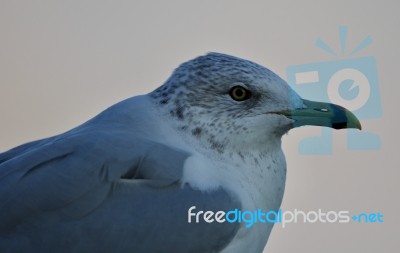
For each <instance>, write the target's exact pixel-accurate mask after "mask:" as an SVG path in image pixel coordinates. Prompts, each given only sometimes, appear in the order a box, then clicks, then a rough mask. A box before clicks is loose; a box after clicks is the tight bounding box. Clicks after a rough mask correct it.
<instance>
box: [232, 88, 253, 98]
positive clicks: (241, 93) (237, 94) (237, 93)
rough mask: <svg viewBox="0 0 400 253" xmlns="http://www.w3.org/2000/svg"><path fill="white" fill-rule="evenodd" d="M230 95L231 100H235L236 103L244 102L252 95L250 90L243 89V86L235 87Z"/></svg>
mask: <svg viewBox="0 0 400 253" xmlns="http://www.w3.org/2000/svg"><path fill="white" fill-rule="evenodd" d="M229 95H230V96H231V98H233V99H234V100H236V101H243V100H246V99H249V98H250V96H251V93H250V91H249V90H247V89H245V88H243V87H242V86H234V87H232V89H231V90H230V91H229Z"/></svg>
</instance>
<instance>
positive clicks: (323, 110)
mask: <svg viewBox="0 0 400 253" xmlns="http://www.w3.org/2000/svg"><path fill="white" fill-rule="evenodd" d="M314 110H316V111H319V112H328V111H329V110H328V109H326V108H322V109H320V108H314Z"/></svg>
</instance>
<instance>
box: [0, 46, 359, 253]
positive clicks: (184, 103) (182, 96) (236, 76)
mask: <svg viewBox="0 0 400 253" xmlns="http://www.w3.org/2000/svg"><path fill="white" fill-rule="evenodd" d="M304 125H316V126H324V127H331V128H335V129H342V128H358V129H361V125H360V122H359V121H358V119H357V118H356V117H355V116H354V114H352V113H351V112H350V111H348V110H346V109H345V108H343V107H340V106H338V105H334V104H329V103H322V102H313V101H309V100H305V99H302V98H301V97H300V96H299V95H298V94H297V93H296V92H294V91H293V90H292V89H291V88H290V87H289V86H288V85H287V83H286V82H285V81H284V80H283V79H281V78H280V77H279V76H278V75H276V74H275V73H273V72H272V71H270V70H269V69H267V68H265V67H263V66H261V65H258V64H256V63H254V62H251V61H248V60H245V59H241V58H237V57H234V56H230V55H226V54H221V53H208V54H206V55H203V56H199V57H197V58H195V59H192V60H190V61H187V62H185V63H183V64H181V65H180V66H179V67H178V68H177V69H176V70H175V71H174V72H173V74H172V75H171V76H170V77H169V79H167V81H166V82H165V83H164V84H163V85H162V86H160V87H158V88H157V89H156V90H154V91H152V92H150V93H149V94H146V95H141V96H135V97H132V98H129V99H126V100H124V101H122V102H119V103H117V104H115V105H113V106H111V107H109V108H108V109H106V110H105V111H103V112H101V113H100V114H98V115H97V116H95V117H94V118H92V119H90V120H89V121H87V122H86V123H84V124H82V125H80V126H78V127H76V128H74V129H72V130H70V131H67V132H65V133H63V134H60V135H57V136H53V137H49V138H45V139H42V140H38V141H33V142H30V143H27V144H23V145H21V146H18V147H15V148H13V149H11V150H9V151H6V152H4V153H2V154H0V251H1V252H134V253H153V252H154V253H156V252H157V253H158V252H160V253H169V252H171V253H172V252H173V253H181V252H182V253H183V252H191V253H197V252H198V253H200V252H201V253H207V252H219V253H239V252H240V253H243V252H249V253H260V252H262V251H263V249H264V247H265V245H266V243H267V240H268V237H269V234H270V232H271V229H272V227H273V223H261V222H259V223H255V224H253V225H252V226H251V227H246V226H245V224H244V223H240V222H226V221H225V222H215V221H216V219H214V220H213V221H214V222H210V217H209V214H213V213H217V212H219V211H224V212H228V211H229V210H251V211H253V210H258V209H261V210H263V211H269V210H274V211H277V210H278V209H279V208H280V205H281V202H282V198H283V193H284V187H285V178H286V163H285V157H284V154H283V152H282V149H281V137H282V136H283V135H284V134H285V133H287V132H288V131H289V130H291V129H293V128H295V127H299V126H304ZM189 209H190V210H189ZM188 210H189V211H188ZM191 211H195V212H197V213H196V214H195V215H194V216H192V214H190V215H189V213H190V212H191ZM200 211H201V212H200ZM207 211H209V213H208V214H206V212H207ZM206 216H207V217H206ZM188 218H191V219H192V222H190V220H188Z"/></svg>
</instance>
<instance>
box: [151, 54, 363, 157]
mask: <svg viewBox="0 0 400 253" xmlns="http://www.w3.org/2000/svg"><path fill="white" fill-rule="evenodd" d="M151 96H152V98H153V99H155V101H156V103H157V104H158V107H159V108H160V110H161V111H162V113H163V114H165V115H167V116H168V117H169V118H171V119H173V122H175V127H176V128H178V129H179V130H180V131H181V132H182V133H184V134H185V135H189V136H191V138H193V139H195V140H198V141H200V143H202V144H203V145H205V146H206V147H207V148H211V149H214V150H216V151H218V152H220V153H221V152H224V150H225V149H226V148H229V149H234V150H241V149H260V148H262V147H265V146H267V145H268V144H269V145H271V144H273V143H277V144H280V139H281V136H282V135H283V134H285V133H286V132H287V131H289V130H290V129H292V128H295V127H299V126H304V125H316V126H325V127H331V128H335V129H341V128H359V129H361V125H360V122H359V121H358V119H357V118H356V117H355V116H354V115H353V114H352V113H351V112H350V111H348V110H347V109H345V108H343V107H341V106H338V105H335V104H330V103H323V102H314V101H309V100H305V99H302V98H301V97H300V96H299V95H298V94H297V93H296V92H295V91H294V90H292V89H291V88H290V87H289V85H287V83H286V82H285V81H284V80H283V79H281V78H280V77H279V76H278V75H276V74H275V73H274V72H272V71H271V70H269V69H267V68H265V67H263V66H261V65H259V64H256V63H254V62H251V61H248V60H244V59H241V58H237V57H233V56H230V55H225V54H221V53H209V54H207V55H204V56H200V57H197V58H195V59H193V60H190V61H188V62H185V63H183V64H182V65H180V66H179V67H178V68H177V69H176V70H175V71H174V72H173V74H172V75H171V77H170V78H169V79H168V80H167V81H166V82H165V83H164V84H163V85H162V86H160V87H159V88H157V89H156V90H155V91H153V92H152V93H151Z"/></svg>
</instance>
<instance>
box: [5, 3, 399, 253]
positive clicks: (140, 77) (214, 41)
mask: <svg viewBox="0 0 400 253" xmlns="http://www.w3.org/2000/svg"><path fill="white" fill-rule="evenodd" d="M399 7H400V6H399V4H398V3H397V1H344V0H335V1H329V2H327V1H324V2H323V1H292V2H289V1H234V0H230V1H227V0H225V1H222V0H213V1H210V0H208V1H98V0H97V1H94V0H90V1H85V0H81V1H54V0H47V1H44V0H43V1H28V0H27V1H19V0H9V1H7V0H1V1H0V117H1V120H0V150H1V151H4V150H6V149H9V148H11V147H13V146H15V145H18V144H21V143H24V142H27V141H30V140H34V139H38V138H42V137H46V136H50V135H54V134H57V133H61V132H63V131H66V130H68V129H70V128H72V127H74V126H76V125H78V124H80V123H82V122H84V121H86V120H87V119H89V118H90V117H92V116H94V115H96V114H97V113H99V112H100V111H102V110H103V109H105V108H106V107H108V106H110V105H111V104H113V103H116V102H118V101H120V100H122V99H124V98H127V97H130V96H134V95H138V94H143V93H147V92H149V91H152V90H153V89H155V88H156V87H157V86H159V85H160V84H162V83H163V81H164V80H165V79H166V78H167V77H168V76H169V74H170V73H171V71H172V70H173V69H174V68H175V67H176V66H177V65H178V64H180V63H181V62H183V61H186V60H188V59H191V58H193V57H195V56H198V55H201V54H204V53H206V52H208V51H218V52H224V53H228V54H232V55H236V56H239V57H243V58H247V59H250V60H253V61H255V62H258V63H260V64H262V65H264V66H266V67H268V68H270V69H272V70H274V71H275V72H276V73H278V74H279V75H280V76H282V77H283V78H284V79H285V78H286V74H285V69H286V67H287V66H289V65H296V64H305V63H313V62H319V61H328V60H334V59H340V57H339V58H335V57H333V56H331V55H328V54H326V53H325V52H323V51H322V50H320V49H318V48H316V47H315V46H314V42H315V40H316V38H318V37H319V38H322V39H323V40H324V41H326V42H327V43H328V44H329V45H331V47H332V48H333V49H335V50H339V38H338V30H337V28H338V26H339V25H348V26H349V33H348V46H349V48H353V47H355V46H356V45H357V44H358V42H360V41H361V40H362V39H364V38H365V37H366V36H367V35H371V36H372V37H373V40H374V41H373V43H372V44H371V45H370V46H368V47H367V48H366V49H364V50H363V51H362V52H360V53H359V54H357V56H366V55H372V56H375V57H376V59H377V65H378V75H379V83H380V92H381V98H382V108H383V117H381V118H379V119H374V120H368V121H362V124H363V127H364V129H365V130H366V131H371V132H375V133H377V134H379V135H380V137H381V139H382V149H381V150H379V151H349V150H347V149H346V146H345V145H346V143H345V142H346V134H345V131H335V132H334V144H333V145H334V152H333V154H332V155H329V156H304V155H300V154H299V152H298V149H297V145H298V142H299V141H300V140H301V139H302V138H303V137H304V136H308V135H317V134H318V133H320V131H321V129H320V128H318V127H308V128H301V129H296V130H293V131H291V132H290V133H289V134H288V135H287V136H285V137H284V141H283V148H284V150H285V153H286V157H287V163H288V179H287V187H286V192H285V197H284V202H283V206H282V208H283V209H284V210H293V209H295V208H297V209H300V210H304V211H308V210H318V209H319V208H322V209H323V210H336V211H338V210H349V211H350V212H381V213H383V215H384V223H382V224H357V223H350V224H322V223H319V224H301V223H299V224H288V225H287V227H286V228H284V229H283V228H281V227H280V226H279V225H278V226H275V228H274V230H273V232H272V235H271V237H270V240H269V242H268V245H267V247H266V252H280V253H284V252H397V251H398V250H397V247H396V246H395V243H396V242H397V240H398V239H399V232H398V229H397V226H398V225H399V218H398V216H397V215H398V213H399V211H400V210H399V199H398V193H399V185H398V182H397V181H398V180H399V178H400V177H399V176H400V173H399V166H398V164H399V160H400V159H399V157H400V155H399V149H398V144H399V140H400V138H399V137H400V135H399V132H398V129H399V126H398V124H399V123H400V120H399V106H398V102H399V99H398V97H399V90H400V89H399V85H400V83H399V81H398V75H399V72H400V71H399V69H398V68H399V63H398V62H399V58H400V53H399V52H400V50H399V45H400V33H399V26H400V22H399V21H400V18H399V16H398V10H399Z"/></svg>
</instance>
